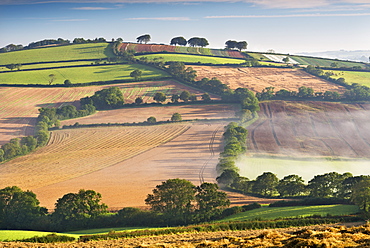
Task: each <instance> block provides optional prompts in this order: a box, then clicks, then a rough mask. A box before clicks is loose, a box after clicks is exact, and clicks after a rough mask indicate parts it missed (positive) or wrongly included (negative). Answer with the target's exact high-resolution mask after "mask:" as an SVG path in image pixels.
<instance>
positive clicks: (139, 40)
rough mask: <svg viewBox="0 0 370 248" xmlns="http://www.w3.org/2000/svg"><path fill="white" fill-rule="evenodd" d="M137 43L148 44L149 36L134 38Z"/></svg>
mask: <svg viewBox="0 0 370 248" xmlns="http://www.w3.org/2000/svg"><path fill="white" fill-rule="evenodd" d="M136 39H137V42H138V43H143V42H144V43H145V44H146V43H148V42H149V41H150V39H151V37H150V35H149V34H144V35H141V36H139V37H137V38H136Z"/></svg>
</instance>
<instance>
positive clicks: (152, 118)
mask: <svg viewBox="0 0 370 248" xmlns="http://www.w3.org/2000/svg"><path fill="white" fill-rule="evenodd" d="M146 121H147V122H148V123H156V122H157V119H156V118H155V117H153V116H150V117H149V118H148V119H147V120H146Z"/></svg>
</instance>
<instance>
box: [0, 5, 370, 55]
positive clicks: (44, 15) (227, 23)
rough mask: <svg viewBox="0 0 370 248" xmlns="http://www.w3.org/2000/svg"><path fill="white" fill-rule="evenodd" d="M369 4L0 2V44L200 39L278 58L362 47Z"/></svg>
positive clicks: (368, 36) (369, 40)
mask: <svg viewBox="0 0 370 248" xmlns="http://www.w3.org/2000/svg"><path fill="white" fill-rule="evenodd" d="M369 22H370V0H314V1H309V2H307V1H304V0H294V1H292V0H244V1H234V0H233V1H231V0H208V1H195V0H137V1H132V0H81V1H77V0H48V1H42V0H27V1H26V0H2V1H1V2H0V31H1V33H2V35H1V38H0V47H4V46H6V45H8V44H11V43H13V44H22V45H24V46H25V45H28V44H29V43H30V42H34V41H38V40H43V39H57V38H63V39H69V40H71V41H72V40H73V39H74V38H76V37H83V38H86V39H94V38H98V37H104V38H106V39H107V40H108V41H109V40H111V39H112V38H114V39H116V38H119V37H121V38H123V40H124V41H127V42H136V37H138V36H140V35H142V34H150V35H151V37H152V40H151V43H164V44H169V42H170V40H171V38H173V37H176V36H184V37H185V38H186V39H189V38H191V37H205V38H207V39H208V41H209V43H210V45H209V46H208V47H210V48H224V46H225V45H224V44H225V41H227V40H230V39H231V40H237V41H244V40H245V41H247V42H248V44H249V45H248V50H250V51H259V52H266V51H267V50H269V49H273V50H274V51H276V52H278V53H302V52H321V51H335V50H347V51H353V50H368V49H369V48H370V46H369V44H370V31H369V28H368V27H367V23H369Z"/></svg>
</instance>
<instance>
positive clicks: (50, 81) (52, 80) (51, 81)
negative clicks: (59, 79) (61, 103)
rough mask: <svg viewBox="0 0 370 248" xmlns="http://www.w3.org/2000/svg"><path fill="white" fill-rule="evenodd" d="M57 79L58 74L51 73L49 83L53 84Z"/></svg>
mask: <svg viewBox="0 0 370 248" xmlns="http://www.w3.org/2000/svg"><path fill="white" fill-rule="evenodd" d="M55 79H56V76H55V74H50V75H49V85H50V84H52V83H53V82H54V81H55Z"/></svg>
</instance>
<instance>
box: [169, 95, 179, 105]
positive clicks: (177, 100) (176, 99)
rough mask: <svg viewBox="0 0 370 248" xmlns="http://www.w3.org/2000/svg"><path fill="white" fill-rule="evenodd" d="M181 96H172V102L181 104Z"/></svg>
mask: <svg viewBox="0 0 370 248" xmlns="http://www.w3.org/2000/svg"><path fill="white" fill-rule="evenodd" d="M179 99H180V96H179V95H178V94H173V95H172V96H171V102H176V103H177V102H179Z"/></svg>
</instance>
